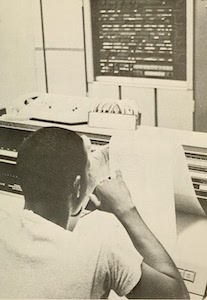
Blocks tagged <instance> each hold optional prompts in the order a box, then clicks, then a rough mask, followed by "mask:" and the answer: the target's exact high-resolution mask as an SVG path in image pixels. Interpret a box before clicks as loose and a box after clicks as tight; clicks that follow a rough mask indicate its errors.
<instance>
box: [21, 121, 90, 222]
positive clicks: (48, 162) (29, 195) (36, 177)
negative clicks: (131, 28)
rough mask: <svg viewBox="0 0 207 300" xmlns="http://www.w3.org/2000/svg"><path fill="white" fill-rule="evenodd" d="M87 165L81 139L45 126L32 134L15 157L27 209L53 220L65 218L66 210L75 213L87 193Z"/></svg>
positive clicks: (69, 132) (67, 214)
mask: <svg viewBox="0 0 207 300" xmlns="http://www.w3.org/2000/svg"><path fill="white" fill-rule="evenodd" d="M87 163H88V159H87V153H86V150H85V147H84V143H83V140H82V139H81V137H80V136H78V135H77V134H76V133H75V132H72V131H69V130H67V129H63V128H58V127H46V128H41V129H39V130H37V131H36V132H34V133H32V134H31V135H30V136H29V137H28V138H27V139H26V140H25V141H24V142H23V144H22V145H21V147H20V149H19V152H18V158H17V172H18V176H19V179H20V184H21V187H22V189H23V194H24V196H25V200H26V204H27V206H28V207H29V208H30V209H32V210H34V211H35V210H37V211H38V212H39V211H41V210H44V213H43V214H44V215H45V214H47V216H46V217H47V218H49V219H53V220H56V218H58V214H59V216H61V217H64V218H65V219H67V218H68V216H69V211H70V214H76V213H77V212H78V210H79V209H80V208H81V202H82V200H83V198H84V196H85V192H86V186H87V175H86V173H87ZM38 208H40V209H38ZM65 221H66V220H65ZM57 222H58V221H57Z"/></svg>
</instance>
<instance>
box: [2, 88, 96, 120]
mask: <svg viewBox="0 0 207 300" xmlns="http://www.w3.org/2000/svg"><path fill="white" fill-rule="evenodd" d="M89 108H90V102H89V100H88V98H86V97H85V98H84V97H82V98H81V97H75V96H68V95H58V94H50V93H38V92H37V93H30V94H24V95H22V96H20V97H18V98H16V99H15V100H14V101H13V102H12V104H11V105H10V107H7V109H6V111H7V115H5V117H4V118H6V119H8V118H9V119H29V120H37V121H48V122H55V123H65V124H70V125H73V124H84V123H87V122H88V112H89Z"/></svg>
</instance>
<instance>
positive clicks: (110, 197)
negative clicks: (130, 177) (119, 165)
mask: <svg viewBox="0 0 207 300" xmlns="http://www.w3.org/2000/svg"><path fill="white" fill-rule="evenodd" d="M95 197H97V199H95ZM91 201H92V202H94V203H95V204H96V205H97V206H98V208H99V209H100V210H103V211H106V212H110V213H113V214H114V215H116V216H117V217H120V216H121V215H122V214H124V213H125V212H127V211H129V210H131V209H132V208H133V207H134V204H133V202H132V200H131V195H130V192H129V190H128V188H127V186H126V184H125V182H124V180H123V178H122V175H121V171H119V170H117V171H116V177H115V178H113V179H106V180H104V181H102V182H101V183H100V184H99V185H98V186H97V187H96V189H95V191H94V195H91Z"/></svg>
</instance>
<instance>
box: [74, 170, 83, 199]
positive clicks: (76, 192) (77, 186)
mask: <svg viewBox="0 0 207 300" xmlns="http://www.w3.org/2000/svg"><path fill="white" fill-rule="evenodd" d="M73 187H74V196H75V197H76V198H77V199H78V198H79V197H80V193H81V176H80V175H77V176H76V179H75V181H74V183H73Z"/></svg>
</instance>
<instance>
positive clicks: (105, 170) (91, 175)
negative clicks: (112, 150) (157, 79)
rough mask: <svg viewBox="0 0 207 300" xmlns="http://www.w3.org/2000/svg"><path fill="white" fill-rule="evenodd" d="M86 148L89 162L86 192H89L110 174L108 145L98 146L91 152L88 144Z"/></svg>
mask: <svg viewBox="0 0 207 300" xmlns="http://www.w3.org/2000/svg"><path fill="white" fill-rule="evenodd" d="M87 148H88V149H87V150H88V159H89V162H90V167H89V171H88V189H87V193H88V194H90V193H92V192H93V190H94V189H95V187H96V186H97V185H98V184H99V183H100V182H101V181H102V180H104V179H106V178H108V177H109V176H110V170H109V146H108V145H106V146H100V147H99V148H98V149H97V150H95V151H93V152H92V151H91V145H90V144H88V145H87Z"/></svg>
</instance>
